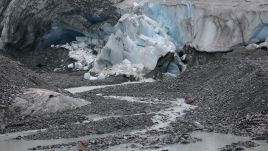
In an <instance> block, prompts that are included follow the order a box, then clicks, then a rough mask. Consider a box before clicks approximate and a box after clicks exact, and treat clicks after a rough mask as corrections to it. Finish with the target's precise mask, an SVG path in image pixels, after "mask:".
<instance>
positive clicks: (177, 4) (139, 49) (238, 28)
mask: <svg viewBox="0 0 268 151" xmlns="http://www.w3.org/2000/svg"><path fill="white" fill-rule="evenodd" d="M118 7H119V8H120V9H121V10H122V11H121V12H122V13H124V15H123V16H122V18H121V19H120V20H119V22H118V24H117V25H116V26H115V29H116V32H115V33H114V34H112V35H111V36H110V38H109V40H108V43H107V44H106V46H105V47H104V48H103V49H102V50H101V53H100V54H99V55H98V57H97V60H96V62H95V68H96V69H103V68H105V67H110V66H113V65H115V64H120V63H121V62H122V61H123V60H125V59H127V60H129V61H130V62H131V63H132V64H143V65H145V67H146V68H147V69H148V70H152V69H154V68H155V67H156V64H157V61H158V59H159V58H160V57H162V56H164V55H166V54H167V53H168V52H174V51H177V52H178V51H182V49H183V47H184V46H185V45H188V46H191V47H193V48H195V49H196V50H198V51H206V52H226V51H230V50H232V49H233V48H234V47H237V46H245V45H248V44H250V43H257V42H262V41H265V39H266V37H268V2H266V1H265V0H256V1H254V2H253V1H252V2H250V1H242V0H238V1H231V0H227V1H220V0H213V1H212V0H192V1H190V0H184V1H181V0H136V1H135V0H126V1H124V2H123V3H121V4H119V5H118Z"/></svg>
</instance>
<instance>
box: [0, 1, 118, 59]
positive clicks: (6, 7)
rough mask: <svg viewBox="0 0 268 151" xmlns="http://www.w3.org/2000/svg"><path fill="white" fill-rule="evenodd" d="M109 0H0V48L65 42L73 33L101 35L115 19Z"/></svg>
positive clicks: (22, 49) (21, 49)
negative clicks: (103, 28)
mask: <svg viewBox="0 0 268 151" xmlns="http://www.w3.org/2000/svg"><path fill="white" fill-rule="evenodd" d="M115 10H116V9H114V6H113V4H112V3H111V2H110V1H109V0H38V1H35V0H1V1H0V22H1V24H0V49H5V50H6V52H7V53H11V54H12V55H17V54H23V55H31V53H29V52H32V51H37V52H38V50H40V49H46V48H47V47H50V46H51V45H57V44H65V43H66V42H71V41H74V40H76V37H77V36H88V37H90V36H91V37H94V38H103V36H105V34H106V33H104V32H102V29H101V27H102V25H103V24H104V23H106V24H111V25H113V24H115V23H116V22H117V20H118V18H119V15H118V13H116V12H115Z"/></svg>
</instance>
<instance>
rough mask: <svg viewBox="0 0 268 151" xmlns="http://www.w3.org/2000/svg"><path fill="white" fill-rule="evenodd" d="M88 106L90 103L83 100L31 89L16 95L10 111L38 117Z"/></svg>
mask: <svg viewBox="0 0 268 151" xmlns="http://www.w3.org/2000/svg"><path fill="white" fill-rule="evenodd" d="M88 104H90V102H88V101H85V100H83V99H78V98H72V97H69V96H65V95H62V94H60V93H57V92H53V91H50V90H45V89H35V88H31V89H27V90H25V92H24V93H22V94H19V95H18V97H17V98H16V99H15V101H14V103H13V104H12V106H11V110H12V111H15V112H20V113H21V114H22V115H25V116H27V115H40V114H44V113H56V112H60V111H65V110H71V109H75V108H78V107H81V106H84V105H88Z"/></svg>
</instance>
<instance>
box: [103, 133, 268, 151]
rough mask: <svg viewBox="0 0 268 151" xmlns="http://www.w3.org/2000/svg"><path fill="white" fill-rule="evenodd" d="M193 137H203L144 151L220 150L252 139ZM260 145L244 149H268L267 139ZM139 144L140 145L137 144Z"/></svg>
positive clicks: (123, 150) (118, 149) (122, 148)
mask: <svg viewBox="0 0 268 151" xmlns="http://www.w3.org/2000/svg"><path fill="white" fill-rule="evenodd" d="M191 136H192V137H197V138H201V139H202V141H200V142H197V143H191V144H186V145H183V144H174V145H168V146H164V147H161V148H159V149H144V150H143V151H163V150H167V151H218V150H219V148H222V147H224V146H225V145H230V144H232V143H237V142H239V141H250V140H251V139H250V138H249V137H241V136H234V135H231V134H219V133H207V132H193V133H191ZM254 142H255V143H257V144H259V145H260V146H258V147H254V148H248V149H246V148H245V150H244V151H267V150H268V143H266V142H265V141H254ZM137 146H139V145H138V144H137ZM140 150H141V149H139V148H131V147H130V144H124V145H119V146H114V147H110V148H109V149H107V150H105V151H140Z"/></svg>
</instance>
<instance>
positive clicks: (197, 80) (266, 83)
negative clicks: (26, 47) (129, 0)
mask: <svg viewBox="0 0 268 151" xmlns="http://www.w3.org/2000/svg"><path fill="white" fill-rule="evenodd" d="M199 55H202V54H199ZM209 57H210V55H204V56H203V57H202V56H201V58H203V59H202V60H201V61H198V59H197V60H195V63H193V64H192V66H191V67H189V68H187V70H186V71H185V72H184V73H183V74H182V75H181V76H179V77H178V78H170V79H165V80H161V81H156V82H152V83H139V84H128V85H119V86H114V87H107V88H102V89H95V90H91V91H88V92H83V93H79V94H70V93H68V92H66V91H64V90H63V89H66V88H70V87H79V86H94V85H111V84H118V83H123V82H126V81H128V79H127V78H125V77H110V78H108V79H106V80H103V81H86V80H84V79H83V72H72V73H47V72H40V70H38V71H32V70H29V69H26V68H24V67H23V65H22V64H20V63H18V62H14V61H11V60H9V59H8V58H5V57H2V56H1V58H0V60H1V65H0V66H1V73H0V78H1V100H4V101H2V102H1V103H2V104H4V105H5V103H6V102H8V103H7V104H10V103H11V102H10V101H11V100H12V98H13V97H14V95H15V94H17V93H19V92H20V90H21V89H23V88H28V87H39V88H46V89H51V90H55V91H60V92H62V93H66V94H69V95H72V96H74V97H80V98H83V99H86V100H88V101H90V102H91V104H90V105H87V106H84V107H81V108H78V109H75V110H71V111H65V112H61V113H53V114H46V115H39V116H29V117H24V116H20V115H9V114H7V116H10V117H8V118H7V119H8V120H7V122H6V126H5V129H4V130H2V131H1V133H9V132H17V131H24V130H34V129H47V130H46V131H42V132H38V133H36V134H33V135H29V136H22V137H20V138H19V139H30V140H32V139H33V140H39V139H57V138H73V137H81V136H88V135H95V134H96V135H99V136H100V137H99V138H98V137H97V138H94V139H86V140H84V141H83V142H79V143H78V144H80V148H82V149H83V150H102V149H107V148H108V147H111V146H115V145H119V144H130V146H131V147H133V148H140V149H142V148H154V149H155V148H159V147H161V146H165V145H167V144H175V143H185V144H187V143H192V142H196V141H201V140H200V139H198V138H192V137H191V136H190V135H188V134H189V133H190V132H192V131H196V130H201V131H208V132H218V133H231V134H235V135H239V136H250V137H251V138H254V139H261V140H268V93H267V92H268V66H267V65H268V51H267V50H261V49H259V50H244V49H238V50H235V51H233V52H229V53H224V54H221V55H217V56H216V57H215V56H213V57H214V58H213V59H211V58H209ZM199 60H200V59H199ZM33 78H34V80H33ZM105 96H129V97H133V98H136V99H137V98H139V99H138V101H137V100H136V101H129V100H127V99H118V98H112V97H105ZM179 98H185V99H186V103H188V104H191V105H192V106H197V108H195V109H192V110H190V111H187V112H186V115H184V116H181V115H178V117H177V118H176V119H175V120H172V121H170V122H171V123H169V122H167V121H165V120H164V119H162V121H164V124H166V126H164V127H161V128H158V129H154V128H153V127H154V126H155V125H157V123H156V122H155V121H154V117H156V115H158V114H159V113H161V112H164V111H167V110H168V109H169V108H171V107H172V104H173V102H174V101H176V100H177V99H179ZM5 100H7V101H5ZM4 105H2V106H4ZM159 115H160V116H164V115H161V114H159ZM167 120H170V119H169V118H168V117H167ZM160 121H161V120H160ZM158 122H159V121H158ZM165 122H166V123H165ZM158 124H159V123H158ZM105 134H109V136H105ZM101 136H102V137H101ZM234 143H236V142H234ZM81 144H82V145H81ZM136 144H139V145H136ZM76 145H77V142H73V143H66V144H58V145H52V146H38V147H36V148H34V149H51V148H54V149H55V148H61V147H63V146H65V147H66V146H68V147H72V146H76ZM234 146H235V145H234Z"/></svg>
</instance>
